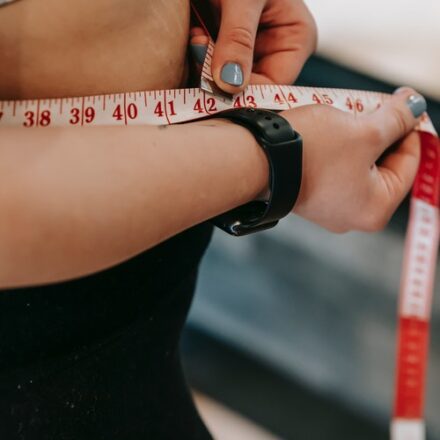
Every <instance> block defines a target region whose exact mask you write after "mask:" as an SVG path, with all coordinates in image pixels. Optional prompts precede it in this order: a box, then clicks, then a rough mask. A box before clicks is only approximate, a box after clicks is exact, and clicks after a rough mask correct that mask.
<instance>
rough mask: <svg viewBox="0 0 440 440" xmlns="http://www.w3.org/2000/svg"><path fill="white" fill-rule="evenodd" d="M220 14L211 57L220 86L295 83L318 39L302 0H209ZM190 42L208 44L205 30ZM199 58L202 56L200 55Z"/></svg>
mask: <svg viewBox="0 0 440 440" xmlns="http://www.w3.org/2000/svg"><path fill="white" fill-rule="evenodd" d="M211 2H212V3H213V5H214V6H215V7H216V8H217V9H218V11H219V15H220V16H221V23H220V31H219V34H218V39H217V41H216V47H215V50H214V56H213V59H212V73H213V77H214V80H215V82H216V84H217V85H218V86H219V87H220V88H221V89H223V90H224V91H225V92H228V93H238V92H240V91H241V90H243V88H244V87H246V86H247V85H248V84H249V83H251V84H270V83H277V84H292V83H293V82H294V81H295V79H296V77H297V76H298V74H299V72H300V71H301V69H302V67H303V65H304V63H305V61H306V60H307V58H308V57H309V56H310V55H311V54H312V53H313V52H314V50H315V48H316V42H317V35H316V34H317V32H316V25H315V22H314V20H313V17H312V15H311V14H310V12H309V10H308V9H307V7H306V5H305V4H304V3H303V1H302V0H239V1H237V0H211ZM192 36H193V38H192V40H191V43H192V44H195V45H198V46H199V52H201V50H200V45H203V44H206V40H203V31H202V30H201V29H198V28H197V29H193V30H192ZM199 58H200V57H199Z"/></svg>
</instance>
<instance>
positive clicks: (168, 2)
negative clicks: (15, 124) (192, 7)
mask: <svg viewBox="0 0 440 440" xmlns="http://www.w3.org/2000/svg"><path fill="white" fill-rule="evenodd" d="M188 34H189V0H93V1H90V0H75V1H74V2H73V1H66V0H65V1H62V0H18V1H17V2H14V3H12V4H9V5H6V6H5V7H3V8H1V9H0V66H1V68H0V98H2V99H5V98H10V99H23V98H35V97H43V98H44V97H62V96H76V95H86V94H88V95H90V94H97V93H104V92H119V91H131V90H153V89H160V88H173V87H178V86H180V85H182V83H183V80H184V75H185V55H186V47H187V40H188Z"/></svg>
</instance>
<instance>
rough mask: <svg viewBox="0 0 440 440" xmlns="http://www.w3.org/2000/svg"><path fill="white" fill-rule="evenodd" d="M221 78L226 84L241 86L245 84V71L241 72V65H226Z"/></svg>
mask: <svg viewBox="0 0 440 440" xmlns="http://www.w3.org/2000/svg"><path fill="white" fill-rule="evenodd" d="M221 78H222V80H223V81H224V82H225V83H226V84H230V85H231V86H241V85H242V84H243V71H242V70H241V67H240V64H237V63H227V64H225V65H224V66H223V69H222V73H221Z"/></svg>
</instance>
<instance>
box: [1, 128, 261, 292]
mask: <svg viewBox="0 0 440 440" xmlns="http://www.w3.org/2000/svg"><path fill="white" fill-rule="evenodd" d="M0 139H1V143H0V158H1V160H0V212H1V215H0V243H1V246H0V287H1V288H5V287H14V286H23V285H35V284H42V283H49V282H55V281H61V280H65V279H70V278H74V277H79V276H82V275H86V274H90V273H93V272H96V271H98V270H102V269H104V268H108V267H110V266H112V265H114V264H117V263H119V262H121V261H123V260H126V259H128V258H130V257H132V256H134V255H136V254H138V253H140V252H142V251H144V250H146V249H148V248H151V247H152V246H154V245H156V244H158V243H160V242H161V241H163V240H165V239H167V238H169V237H170V236H172V235H175V234H177V233H179V232H180V231H182V230H184V229H187V228H189V227H191V226H193V225H195V224H197V223H200V222H202V221H204V220H207V219H209V218H211V217H213V216H215V215H216V214H219V213H221V212H224V211H226V210H228V209H231V208H233V207H235V206H238V205H240V204H243V203H245V202H247V201H249V200H252V199H253V198H255V197H256V196H257V195H258V194H259V193H260V192H262V191H263V190H264V189H265V186H266V185H267V180H268V166H267V160H266V158H265V157H264V153H263V152H262V151H261V149H260V147H259V146H258V145H257V144H256V142H255V140H254V138H253V137H252V135H250V134H249V133H248V131H247V130H246V129H243V128H241V127H239V126H236V125H233V124H230V123H228V122H225V121H220V120H216V121H205V122H199V123H192V124H187V125H180V126H173V127H167V128H164V127H151V126H147V127H125V128H123V129H121V128H119V127H112V128H110V127H93V128H85V129H81V130H78V129H69V128H63V129H50V130H35V131H26V130H22V129H2V130H1V132H0Z"/></svg>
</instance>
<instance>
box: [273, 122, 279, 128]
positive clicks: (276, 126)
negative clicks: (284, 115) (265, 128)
mask: <svg viewBox="0 0 440 440" xmlns="http://www.w3.org/2000/svg"><path fill="white" fill-rule="evenodd" d="M273 128H275V129H276V130H278V129H279V128H280V124H277V123H276V122H274V124H273Z"/></svg>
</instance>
